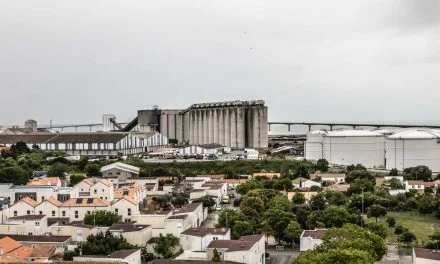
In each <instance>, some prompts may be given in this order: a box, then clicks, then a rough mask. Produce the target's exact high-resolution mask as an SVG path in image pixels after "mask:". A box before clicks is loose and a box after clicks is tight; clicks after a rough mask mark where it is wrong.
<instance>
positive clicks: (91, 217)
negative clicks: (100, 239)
mask: <svg viewBox="0 0 440 264" xmlns="http://www.w3.org/2000/svg"><path fill="white" fill-rule="evenodd" d="M118 220H119V215H118V214H117V213H113V212H109V211H102V210H100V211H94V212H92V213H91V214H88V215H86V216H85V217H84V224H86V225H96V226H111V225H113V224H115V223H117V222H118Z"/></svg>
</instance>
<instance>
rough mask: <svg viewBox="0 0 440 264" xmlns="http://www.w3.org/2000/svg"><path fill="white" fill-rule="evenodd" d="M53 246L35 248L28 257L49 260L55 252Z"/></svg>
mask: <svg viewBox="0 0 440 264" xmlns="http://www.w3.org/2000/svg"><path fill="white" fill-rule="evenodd" d="M55 249H56V247H55V246H35V247H34V248H33V249H32V253H31V254H30V255H29V257H35V258H49V257H50V256H52V254H53V253H54V252H55Z"/></svg>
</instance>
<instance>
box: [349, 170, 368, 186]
mask: <svg viewBox="0 0 440 264" xmlns="http://www.w3.org/2000/svg"><path fill="white" fill-rule="evenodd" d="M356 179H362V180H368V181H371V182H372V183H374V181H375V180H374V177H373V176H372V175H371V174H370V173H369V172H368V171H366V170H363V169H362V170H353V171H351V172H349V173H348V174H347V176H345V182H347V183H352V182H354V181H355V180H356Z"/></svg>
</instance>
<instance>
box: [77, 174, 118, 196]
mask: <svg viewBox="0 0 440 264" xmlns="http://www.w3.org/2000/svg"><path fill="white" fill-rule="evenodd" d="M75 188H76V189H77V190H78V192H79V197H83V198H90V197H92V198H100V199H103V200H106V201H113V199H114V186H113V183H112V182H111V181H110V180H108V179H98V178H87V179H84V180H82V181H81V182H79V183H78V184H76V185H75Z"/></svg>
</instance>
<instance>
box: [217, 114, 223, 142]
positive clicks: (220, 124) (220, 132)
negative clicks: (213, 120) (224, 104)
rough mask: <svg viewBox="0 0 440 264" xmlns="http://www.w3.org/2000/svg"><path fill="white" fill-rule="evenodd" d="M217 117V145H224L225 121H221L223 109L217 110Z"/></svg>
mask: <svg viewBox="0 0 440 264" xmlns="http://www.w3.org/2000/svg"><path fill="white" fill-rule="evenodd" d="M217 116H218V143H219V144H221V145H223V146H224V145H225V121H224V120H223V109H222V108H219V109H217Z"/></svg>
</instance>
